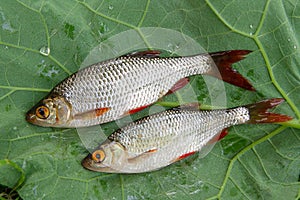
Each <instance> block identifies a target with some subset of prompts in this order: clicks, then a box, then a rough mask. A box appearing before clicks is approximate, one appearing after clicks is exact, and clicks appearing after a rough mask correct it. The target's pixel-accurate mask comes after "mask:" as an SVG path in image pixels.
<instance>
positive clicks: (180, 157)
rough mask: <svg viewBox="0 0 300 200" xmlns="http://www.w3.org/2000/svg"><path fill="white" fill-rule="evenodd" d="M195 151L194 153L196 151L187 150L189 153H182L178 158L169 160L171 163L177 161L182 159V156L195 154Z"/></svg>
mask: <svg viewBox="0 0 300 200" xmlns="http://www.w3.org/2000/svg"><path fill="white" fill-rule="evenodd" d="M195 153H196V151H192V152H189V153H185V154H182V155H181V156H179V157H178V158H175V159H174V160H173V161H171V163H174V162H177V161H179V160H182V159H184V158H186V157H189V156H191V155H193V154H195Z"/></svg>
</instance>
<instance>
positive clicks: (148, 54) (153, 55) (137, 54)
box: [124, 50, 161, 58]
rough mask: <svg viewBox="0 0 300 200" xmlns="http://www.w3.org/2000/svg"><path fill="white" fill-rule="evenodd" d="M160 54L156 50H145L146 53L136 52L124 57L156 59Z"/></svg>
mask: <svg viewBox="0 0 300 200" xmlns="http://www.w3.org/2000/svg"><path fill="white" fill-rule="evenodd" d="M160 54H161V52H160V51H158V50H146V51H136V52H132V53H129V54H126V55H124V56H127V57H147V58H158V57H159V56H160Z"/></svg>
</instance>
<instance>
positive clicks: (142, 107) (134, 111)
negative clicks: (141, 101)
mask: <svg viewBox="0 0 300 200" xmlns="http://www.w3.org/2000/svg"><path fill="white" fill-rule="evenodd" d="M147 107H149V105H146V106H141V107H139V108H135V109H132V110H129V111H128V112H126V113H125V114H126V115H131V114H134V113H137V112H139V111H141V110H144V109H145V108H147Z"/></svg>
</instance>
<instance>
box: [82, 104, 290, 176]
mask: <svg viewBox="0 0 300 200" xmlns="http://www.w3.org/2000/svg"><path fill="white" fill-rule="evenodd" d="M281 102H282V99H271V100H268V101H262V102H259V103H257V104H252V105H247V106H241V107H236V108H233V109H222V110H212V111H199V110H191V109H171V110H167V111H164V112H161V113H157V114H154V115H151V116H148V117H145V118H142V119H140V120H137V121H135V122H132V123H130V124H128V125H127V126H125V127H123V128H121V129H119V130H117V131H116V132H114V133H113V134H111V135H110V136H109V137H108V139H107V140H106V141H104V142H103V143H102V144H101V145H99V147H98V148H96V149H95V150H94V151H93V152H92V153H91V154H89V155H88V156H87V157H86V158H85V159H83V161H82V165H83V166H84V167H85V168H87V169H90V170H93V171H99V172H109V173H141V172H149V171H153V170H157V169H160V168H162V167H165V166H168V165H170V164H172V163H174V162H176V161H178V160H181V159H183V158H185V157H187V156H189V155H191V154H193V153H195V152H199V151H200V152H201V151H203V150H204V149H205V148H207V147H209V145H211V144H212V143H213V142H215V141H217V140H218V138H219V136H220V133H222V130H226V128H228V127H230V126H233V125H238V124H244V123H272V122H282V121H287V120H290V119H291V118H290V117H288V116H285V115H280V114H274V113H268V112H267V109H268V108H271V107H274V106H276V105H278V104H279V103H281ZM206 153H208V152H206Z"/></svg>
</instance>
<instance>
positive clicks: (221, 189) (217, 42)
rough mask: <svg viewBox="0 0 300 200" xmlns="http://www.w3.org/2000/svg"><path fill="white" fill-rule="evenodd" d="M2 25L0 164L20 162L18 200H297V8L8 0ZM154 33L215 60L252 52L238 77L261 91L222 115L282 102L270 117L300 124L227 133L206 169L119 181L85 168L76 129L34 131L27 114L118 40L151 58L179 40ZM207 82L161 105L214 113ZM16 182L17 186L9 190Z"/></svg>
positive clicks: (234, 100) (244, 94) (0, 9)
mask: <svg viewBox="0 0 300 200" xmlns="http://www.w3.org/2000/svg"><path fill="white" fill-rule="evenodd" d="M0 24H1V27H0V70H1V73H0V122H1V123H0V131H1V132H0V160H5V159H7V160H9V161H11V163H16V164H17V165H18V166H19V168H20V169H22V170H23V171H24V174H25V182H24V184H23V185H22V186H21V187H18V189H17V191H18V193H19V194H20V196H21V198H23V199H41V198H45V199H63V198H65V197H68V198H70V199H183V198H184V199H218V198H222V199H283V198H284V199H299V198H300V183H299V166H300V145H299V144H300V131H299V128H300V122H299V119H300V106H299V105H300V102H299V99H300V87H299V81H300V72H299V66H300V53H299V48H300V38H299V35H300V31H299V30H300V7H299V3H298V1H297V0H290V1H279V0H269V1H266V0H255V1H243V0H234V1H232V0H230V1H229V0H225V1H224V0H222V1H221V0H214V1H209V0H206V1H204V0H199V1H187V0H185V1H182V0H177V1H158V0H153V1H150V0H149V1H137V0H128V1H117V0H112V1H98V0H77V1H74V0H65V1H58V0H52V1H43V0H3V1H1V2H0ZM147 27H155V28H166V29H169V30H173V31H177V32H179V33H182V34H183V35H184V36H188V37H190V38H192V39H193V40H195V41H196V43H197V44H198V45H200V46H201V47H203V49H204V50H206V51H208V52H214V51H222V50H228V49H250V50H253V53H251V54H250V55H249V56H248V57H247V58H246V59H245V60H243V61H241V62H239V63H237V64H236V65H235V68H236V69H237V70H238V71H239V72H240V73H242V74H243V75H244V76H245V77H247V78H248V79H249V80H250V81H251V83H252V84H253V85H254V87H255V88H256V89H257V92H248V91H245V90H243V89H240V88H237V87H234V86H231V85H228V84H225V89H226V98H225V99H223V100H224V102H226V104H225V106H227V107H233V106H238V105H242V104H248V103H253V102H256V101H259V100H261V99H267V98H274V97H282V98H284V99H285V100H286V103H284V104H283V105H281V106H280V107H278V108H277V109H276V110H275V111H276V112H278V113H284V114H288V115H291V116H293V117H294V118H295V120H294V121H292V122H288V123H284V124H281V125H241V126H236V127H232V128H231V129H230V134H229V135H228V136H227V137H225V138H224V139H223V140H222V141H220V142H218V143H217V144H216V146H215V147H214V149H213V150H212V151H211V152H210V153H209V154H208V155H207V156H206V157H205V158H202V159H200V158H198V156H197V155H194V156H191V157H189V158H187V159H185V160H183V161H181V162H178V163H176V164H173V165H171V166H169V167H166V168H164V169H161V170H159V171H155V172H151V173H145V174H137V175H122V174H105V173H96V172H91V171H87V170H85V169H83V168H82V167H81V164H80V162H81V159H82V158H83V157H84V156H85V155H86V154H87V153H88V151H87V150H86V148H85V147H84V145H83V143H82V141H81V140H80V138H79V136H78V134H77V131H76V130H75V129H54V128H43V127H37V126H33V125H30V124H28V123H27V122H26V121H25V119H24V115H25V113H26V111H27V110H28V109H29V108H31V107H32V106H33V105H34V104H36V103H37V102H38V101H39V100H40V99H41V98H42V97H43V96H45V95H46V94H47V92H49V91H50V90H51V88H53V87H54V86H55V84H57V83H59V82H60V81H61V80H63V79H64V78H65V77H67V76H68V75H69V74H71V73H73V72H75V71H77V70H78V69H79V68H80V66H81V65H82V63H84V61H85V60H86V58H87V57H89V56H90V52H91V51H92V50H94V49H95V48H97V47H99V45H100V44H102V43H103V42H105V41H109V40H110V39H111V38H112V37H114V36H116V35H117V34H121V33H123V32H124V31H134V32H135V33H136V36H135V35H134V37H137V38H139V39H138V41H141V42H142V43H143V45H144V46H145V47H149V48H151V47H156V46H157V45H158V44H157V43H160V42H162V41H166V44H168V41H169V39H172V38H171V37H170V36H168V35H161V39H160V41H159V42H156V41H155V40H152V39H151V35H150V33H145V31H144V30H145V28H147ZM126 42H128V41H126V40H123V41H121V40H120V41H119V44H120V46H121V47H122V48H123V49H121V50H120V51H124V52H128V51H130V50H132V49H134V47H135V46H134V45H133V46H128V47H126V48H125V47H124V45H126ZM180 45H181V44H180ZM137 47H138V46H137ZM164 50H170V51H176V44H173V43H170V45H166V46H165V48H164ZM116 53H120V52H116ZM98 56H99V60H101V59H104V58H103V57H101V55H98ZM204 80H205V81H206V80H210V81H212V82H213V83H216V84H217V83H220V81H216V80H215V79H213V78H205V79H203V78H201V77H199V76H194V77H192V78H191V86H189V87H186V88H184V89H182V90H180V91H179V92H178V93H176V95H173V96H169V97H166V98H165V99H164V101H166V102H171V103H173V104H174V103H176V102H174V99H175V100H176V99H177V98H178V99H179V100H182V101H185V100H186V99H185V98H186V97H187V96H188V95H190V94H191V92H194V93H195V94H196V97H197V100H199V101H200V102H201V103H202V104H204V105H210V104H211V102H212V101H213V99H214V97H211V96H210V95H209V93H208V90H207V88H206V87H205V82H204ZM176 97H177V98H176ZM162 103H164V102H162ZM215 106H218V105H215ZM221 106H224V105H221ZM143 114H146V111H145V113H142V114H141V115H143ZM139 116H140V115H136V116H135V117H136V118H137V117H139ZM120 123H126V119H125V120H124V121H123V122H120ZM115 128H116V125H115V124H108V126H103V130H104V131H105V134H106V135H109V134H110V133H111V132H112V131H113V129H115ZM93 139H94V140H96V142H101V141H102V140H103V138H99V140H97V138H93ZM2 177H3V173H1V183H0V184H6V183H5V181H3V180H9V178H10V177H11V176H10V173H8V174H7V177H6V179H2ZM16 177H18V176H16ZM16 181H17V179H16V178H13V177H12V178H11V180H9V182H10V185H13V184H14V183H16ZM7 184H8V183H7Z"/></svg>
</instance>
